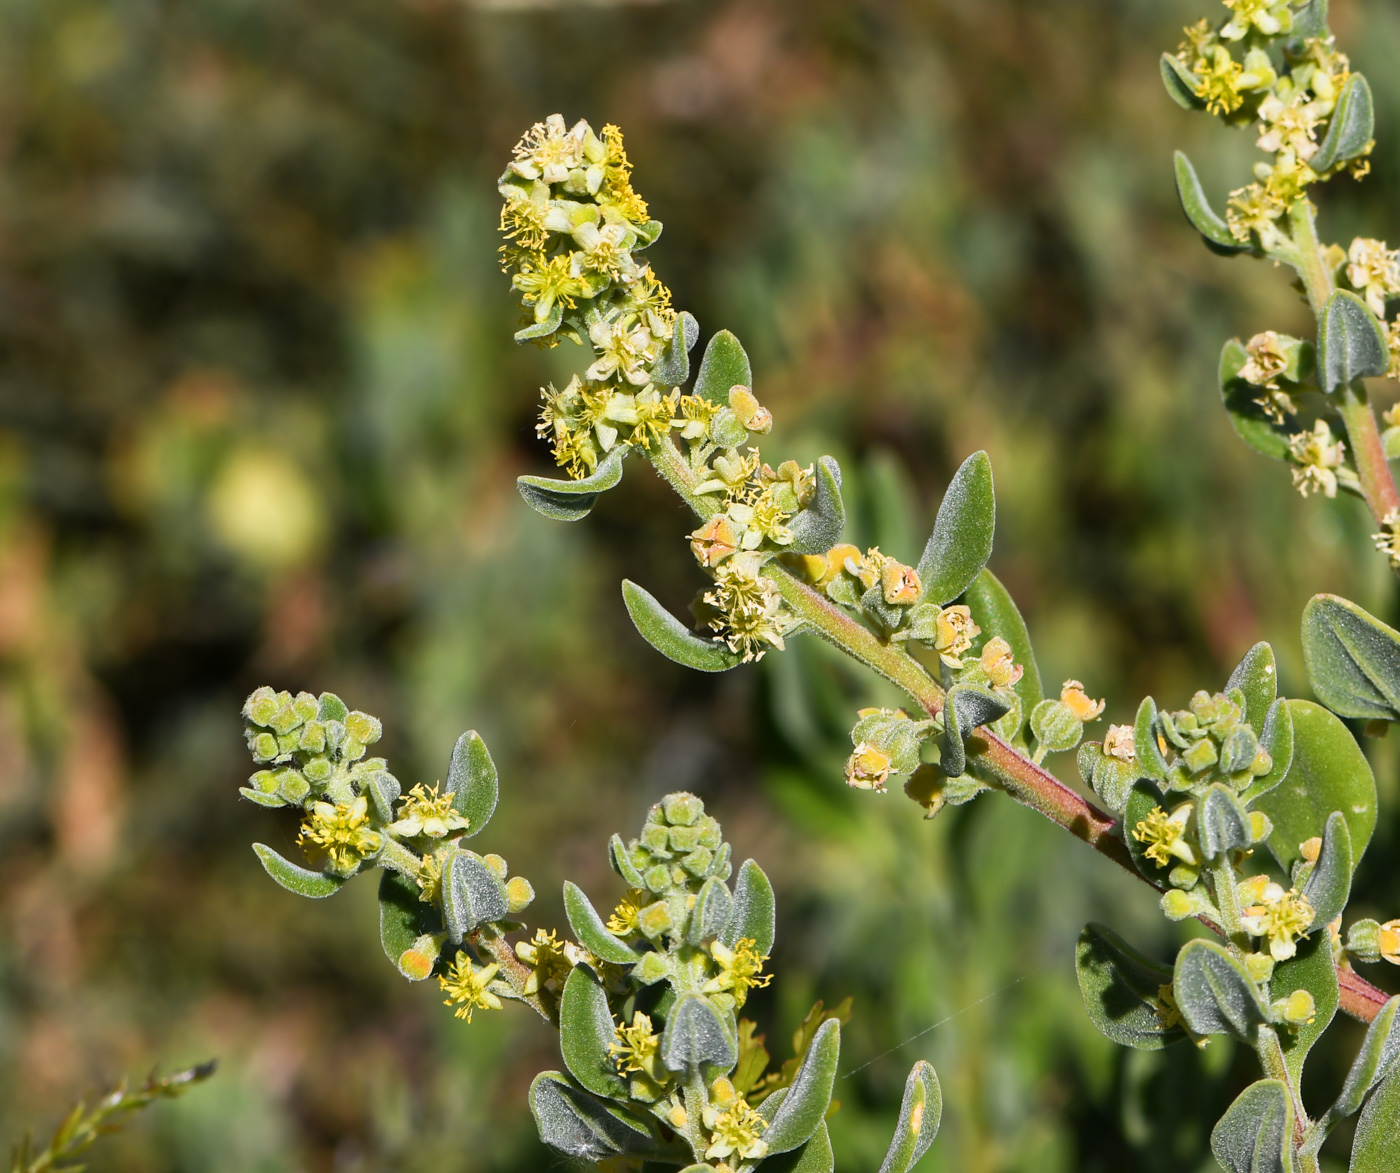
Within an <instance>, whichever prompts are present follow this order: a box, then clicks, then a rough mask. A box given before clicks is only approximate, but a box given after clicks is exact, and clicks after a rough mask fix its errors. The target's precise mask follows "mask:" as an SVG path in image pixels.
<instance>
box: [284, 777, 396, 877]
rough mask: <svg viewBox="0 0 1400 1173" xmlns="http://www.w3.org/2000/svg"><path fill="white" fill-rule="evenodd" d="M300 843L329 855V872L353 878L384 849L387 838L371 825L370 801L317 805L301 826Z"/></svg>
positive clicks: (363, 799)
mask: <svg viewBox="0 0 1400 1173" xmlns="http://www.w3.org/2000/svg"><path fill="white" fill-rule="evenodd" d="M297 842H298V843H303V844H304V843H310V844H313V845H314V846H316V847H319V848H320V849H321V850H322V851H324V852H325V854H326V861H327V868H326V870H327V871H330V872H333V873H335V874H336V875H340V876H348V875H351V874H352V873H353V872H354V871H355V870H356V869H357V868H358V867H359V866H360V864H361V862H363V861H364V860H365V859H368V858H369V857H370V856H372V855H374V854H376V853H377V852H378V851H379V849H380V847H381V846H383V843H384V840H383V837H382V836H381V835H380V834H379V832H378V831H376V830H374V829H373V828H372V827H371V826H370V825H369V800H368V799H367V798H365V796H364V795H363V794H362V795H360V797H359V798H357V799H355V800H354V801H353V802H337V803H329V802H317V803H313V804H312V806H311V812H310V814H308V815H307V817H306V820H305V821H304V822H303V823H302V825H301V834H300V835H299V836H298V837H297Z"/></svg>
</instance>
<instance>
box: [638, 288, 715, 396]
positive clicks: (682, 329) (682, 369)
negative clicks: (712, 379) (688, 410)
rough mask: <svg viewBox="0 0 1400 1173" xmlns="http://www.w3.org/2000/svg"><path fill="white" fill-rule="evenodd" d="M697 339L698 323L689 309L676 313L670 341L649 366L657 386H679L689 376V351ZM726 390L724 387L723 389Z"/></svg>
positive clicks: (698, 337) (698, 335) (698, 332)
mask: <svg viewBox="0 0 1400 1173" xmlns="http://www.w3.org/2000/svg"><path fill="white" fill-rule="evenodd" d="M699 339H700V323H699V322H697V321H696V320H695V318H694V316H693V315H692V314H691V313H690V312H689V311H687V310H682V311H681V312H680V313H678V314H677V315H676V324H675V327H674V329H673V330H672V331H671V341H670V342H668V343H667V344H666V349H665V351H663V352H662V355H661V358H660V359H658V360H657V362H656V364H655V365H654V366H653V367H652V368H651V378H652V382H654V383H655V384H656V385H657V386H658V387H679V386H681V384H683V383H684V382H685V381H686V380H687V379H688V378H690V351H691V349H692V348H693V347H694V346H695V343H696V342H698V341H699ZM728 390H729V388H728V387H726V388H725V391H726V392H728ZM725 402H728V399H726V400H725Z"/></svg>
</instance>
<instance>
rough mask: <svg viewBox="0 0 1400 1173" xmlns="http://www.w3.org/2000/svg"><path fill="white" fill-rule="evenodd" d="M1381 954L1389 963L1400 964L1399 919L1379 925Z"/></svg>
mask: <svg viewBox="0 0 1400 1173" xmlns="http://www.w3.org/2000/svg"><path fill="white" fill-rule="evenodd" d="M1381 956H1382V957H1383V958H1385V960H1386V961H1388V962H1390V964H1391V965H1400V920H1388V921H1386V922H1385V924H1383V925H1381Z"/></svg>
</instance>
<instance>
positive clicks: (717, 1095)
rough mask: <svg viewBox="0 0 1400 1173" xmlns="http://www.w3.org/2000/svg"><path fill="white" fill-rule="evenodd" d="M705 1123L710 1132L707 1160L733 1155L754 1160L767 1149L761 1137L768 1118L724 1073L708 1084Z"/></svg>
mask: <svg viewBox="0 0 1400 1173" xmlns="http://www.w3.org/2000/svg"><path fill="white" fill-rule="evenodd" d="M704 1124H705V1127H706V1128H707V1129H708V1130H709V1133H710V1145H709V1147H708V1148H707V1149H706V1150H705V1158H706V1159H707V1160H710V1161H714V1160H723V1159H725V1158H728V1157H734V1158H736V1159H737V1160H738V1161H757V1160H760V1159H761V1158H762V1157H764V1156H765V1155H766V1154H767V1152H768V1144H767V1142H765V1141H764V1140H763V1139H762V1137H763V1133H764V1132H765V1131H766V1130H767V1128H768V1121H767V1120H765V1119H764V1118H763V1117H762V1116H761V1115H759V1113H758V1111H757V1110H756V1109H754V1108H751V1107H750V1106H749V1104H748V1101H746V1100H745V1099H744V1097H743V1096H741V1095H739V1093H738V1092H737V1091H735V1090H734V1085H733V1084H732V1083H730V1081H729V1080H727V1079H724V1078H723V1077H721V1078H720V1079H717V1080H715V1082H714V1083H713V1084H712V1085H711V1087H710V1104H709V1106H708V1107H706V1108H705V1113H704Z"/></svg>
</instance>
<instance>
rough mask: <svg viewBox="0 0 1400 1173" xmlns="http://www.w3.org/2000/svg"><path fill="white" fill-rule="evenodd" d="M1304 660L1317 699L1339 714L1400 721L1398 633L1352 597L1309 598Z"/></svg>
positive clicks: (1305, 622)
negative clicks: (1353, 600)
mask: <svg viewBox="0 0 1400 1173" xmlns="http://www.w3.org/2000/svg"><path fill="white" fill-rule="evenodd" d="M1303 662H1304V663H1305V664H1306V665H1307V669H1308V682H1309V683H1310V684H1311V685H1312V688H1313V692H1315V693H1316V694H1317V699H1318V700H1320V701H1321V702H1322V703H1323V704H1324V705H1326V706H1327V707H1328V708H1329V709H1331V710H1332V711H1333V712H1334V713H1336V714H1338V715H1339V716H1342V717H1355V718H1358V719H1360V720H1365V721H1398V720H1400V631H1396V630H1395V628H1393V627H1391V626H1389V625H1388V624H1385V623H1382V622H1381V621H1380V620H1379V619H1377V618H1376V617H1375V616H1374V615H1371V614H1369V613H1368V612H1367V611H1365V610H1363V609H1362V608H1361V607H1358V606H1357V605H1356V604H1355V603H1353V602H1351V601H1350V600H1348V599H1343V598H1340V597H1339V596H1337V595H1314V596H1313V597H1312V598H1311V599H1309V600H1308V603H1307V606H1305V607H1304V608H1303Z"/></svg>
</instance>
